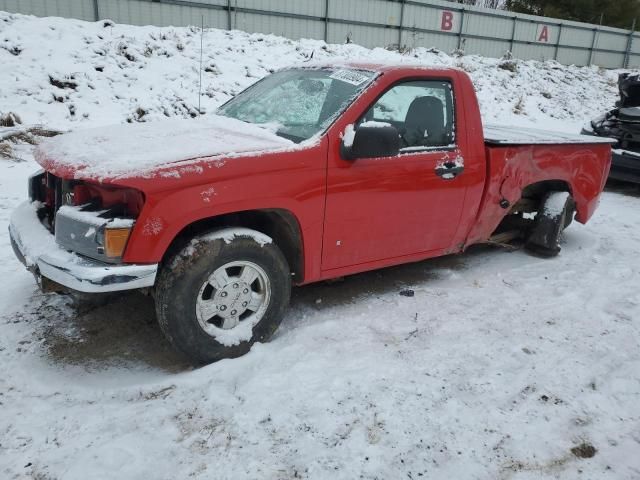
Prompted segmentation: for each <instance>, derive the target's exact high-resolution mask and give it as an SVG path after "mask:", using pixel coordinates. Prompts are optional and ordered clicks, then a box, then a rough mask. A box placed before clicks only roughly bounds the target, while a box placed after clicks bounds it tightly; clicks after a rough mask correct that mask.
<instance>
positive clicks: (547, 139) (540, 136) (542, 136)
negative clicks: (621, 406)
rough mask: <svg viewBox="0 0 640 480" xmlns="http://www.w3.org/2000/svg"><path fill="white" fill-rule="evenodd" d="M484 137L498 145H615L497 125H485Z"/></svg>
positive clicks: (606, 140) (603, 140) (598, 139)
mask: <svg viewBox="0 0 640 480" xmlns="http://www.w3.org/2000/svg"><path fill="white" fill-rule="evenodd" d="M484 137H485V141H486V142H487V143H495V144H499V145H530V144H538V145H541V144H542V145H543V144H558V143H565V144H576V143H617V140H615V139H611V138H605V137H594V136H591V135H578V134H573V133H567V132H558V131H550V130H542V129H539V128H525V127H506V126H498V125H485V127H484Z"/></svg>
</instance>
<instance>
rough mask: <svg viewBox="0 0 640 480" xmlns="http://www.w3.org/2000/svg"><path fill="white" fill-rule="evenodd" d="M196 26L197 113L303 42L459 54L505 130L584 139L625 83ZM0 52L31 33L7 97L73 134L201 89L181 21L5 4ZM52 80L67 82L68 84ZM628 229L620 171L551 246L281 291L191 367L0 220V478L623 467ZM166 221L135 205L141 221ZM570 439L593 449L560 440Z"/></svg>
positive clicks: (5, 167)
mask: <svg viewBox="0 0 640 480" xmlns="http://www.w3.org/2000/svg"><path fill="white" fill-rule="evenodd" d="M100 36H101V37H102V38H100ZM154 37H155V40H154ZM5 40H6V41H5ZM204 40H205V65H206V66H207V67H208V68H209V69H210V70H211V72H205V75H204V76H205V84H204V91H205V95H204V96H203V98H202V100H203V105H204V108H205V109H206V110H207V111H209V112H211V111H213V109H214V108H215V107H216V106H217V105H218V104H219V103H221V102H223V101H224V100H226V99H227V98H228V97H229V96H230V95H231V94H233V93H236V92H237V91H238V90H239V89H241V88H243V87H244V86H246V85H248V84H250V83H252V82H254V81H255V80H257V79H258V78H259V77H261V76H263V75H265V74H266V73H267V72H268V71H269V69H272V68H273V69H276V68H280V67H282V66H286V65H289V64H291V63H295V62H299V61H301V60H304V58H305V56H308V55H310V53H311V52H312V51H313V52H315V53H314V59H315V58H317V57H322V58H324V59H329V60H330V59H332V58H336V57H338V56H341V57H347V58H351V59H353V58H361V59H370V60H376V61H384V60H386V61H394V60H399V61H405V60H407V61H408V60H409V59H411V58H413V57H412V56H413V55H418V59H419V60H421V61H424V62H425V63H437V64H439V65H442V66H458V67H460V68H463V69H464V70H465V71H467V72H469V73H470V74H471V76H472V78H473V80H474V83H475V85H476V88H477V89H478V93H479V96H480V102H481V107H482V110H483V114H484V115H485V117H486V118H487V119H489V120H491V121H500V123H502V124H505V125H514V126H529V127H530V126H536V125H537V126H541V125H542V126H544V127H545V128H548V129H552V130H554V131H557V132H567V133H573V132H578V131H579V130H580V127H581V126H582V125H583V124H584V123H585V122H586V121H588V120H589V119H591V118H593V117H595V116H596V115H598V114H600V113H602V112H605V111H607V110H610V109H611V108H612V107H613V104H614V102H615V99H616V95H617V94H616V83H615V79H616V72H610V71H605V70H601V69H598V68H577V67H561V66H560V65H558V64H556V63H554V62H544V63H541V62H519V61H518V62H517V71H516V72H510V71H506V70H502V69H499V68H497V63H498V61H497V60H492V59H483V58H480V57H476V56H472V55H469V56H464V57H459V58H458V57H452V56H448V55H446V54H444V53H442V52H437V51H436V52H430V51H428V50H426V49H415V50H413V51H411V53H409V54H407V55H398V54H397V53H394V52H389V51H386V50H383V49H375V50H367V49H364V48H362V47H359V46H357V45H325V44H324V43H323V42H317V41H309V40H303V41H300V42H293V41H290V40H286V39H282V38H277V37H273V36H269V35H260V34H253V35H249V34H245V33H242V32H235V31H234V32H223V31H207V32H206V35H205V39H204ZM121 44H124V46H126V47H127V48H126V49H123V48H122V47H120V45H121ZM0 45H7V46H12V45H19V46H20V47H21V48H22V49H23V50H22V53H20V55H18V56H13V55H11V54H9V53H8V52H7V51H6V50H5V49H3V48H0V62H1V64H2V67H3V68H0V98H1V101H0V105H1V107H0V109H2V111H3V112H4V111H14V112H16V113H18V114H19V115H20V116H21V117H22V118H23V120H24V121H25V122H26V123H28V124H36V123H41V124H44V125H46V126H48V127H55V128H56V129H65V130H79V129H81V128H89V127H96V126H100V125H108V124H113V123H123V122H125V121H126V120H127V119H128V118H132V117H133V116H134V114H135V111H136V109H137V108H138V107H144V108H145V109H146V111H148V113H147V114H146V115H144V117H143V118H144V119H149V120H159V119H164V118H165V113H164V111H165V110H166V111H167V113H169V114H170V115H171V116H182V115H185V116H189V112H190V111H192V110H193V108H194V107H193V106H194V105H197V81H196V79H197V77H198V71H197V68H196V65H197V64H196V60H195V59H196V58H197V57H198V56H199V50H198V49H196V48H195V45H199V36H198V35H197V32H195V31H191V30H189V29H177V28H176V29H173V28H157V27H127V26H122V25H113V26H109V27H106V28H105V27H103V23H102V22H99V23H96V24H92V23H83V22H79V21H72V20H62V19H36V18H31V17H23V16H18V15H9V14H3V13H0ZM178 45H181V46H182V47H181V49H178ZM146 46H148V47H149V53H148V56H147V55H145V53H144V52H145V51H146V50H145V48H146ZM323 47H324V48H323ZM121 51H129V52H130V54H131V55H132V56H134V58H135V59H136V60H135V61H133V62H132V61H129V60H127V59H126V58H125V57H124V56H123V54H122V53H120V52H121ZM167 55H170V57H169V58H168V59H167ZM100 65H102V66H103V67H104V68H103V72H98V71H97V70H95V67H96V66H100ZM214 67H215V68H214ZM49 74H55V75H58V76H62V77H64V76H67V75H73V76H74V81H75V82H77V84H78V85H77V87H76V88H75V89H63V90H61V89H59V88H58V87H54V86H52V85H51V84H50V82H49V78H48V75H49ZM89 85H91V87H89ZM53 94H55V95H57V96H59V97H60V96H62V97H63V100H64V101H63V102H60V101H58V100H55V99H54V98H53ZM548 97H549V98H548ZM183 104H184V105H183ZM71 105H72V106H73V107H74V111H75V114H74V115H71V113H70V111H71V110H70V108H69V107H70V106H71ZM516 107H517V108H516ZM516 112H518V113H516ZM85 114H87V116H85ZM134 121H135V120H134ZM12 149H13V157H14V158H21V159H23V160H24V161H13V160H11V159H0V173H1V174H0V205H1V206H2V208H0V231H4V232H6V231H7V226H8V222H9V216H10V214H11V212H12V210H13V209H14V208H15V207H16V206H18V205H19V204H20V203H21V202H23V201H24V200H25V197H26V179H27V177H28V175H29V174H30V173H32V171H34V170H35V169H37V165H36V163H35V162H34V160H33V157H32V155H31V153H30V147H29V146H27V145H22V144H16V145H12ZM398 160H399V161H401V160H402V159H401V158H399V159H398ZM229 161H231V160H229ZM176 173H178V174H179V171H178V169H176ZM204 189H205V187H203V190H204ZM20 208H24V209H28V208H32V207H31V206H29V205H28V204H27V205H26V206H23V207H20ZM20 212H21V210H18V211H17V213H16V214H14V215H18V218H19V220H20V221H27V220H26V219H29V218H32V215H28V213H29V214H31V213H32V212H31V211H28V210H24V211H22V213H23V215H21V214H20ZM639 224H640V196H639V195H638V191H637V188H635V187H632V186H627V187H623V186H617V187H615V186H613V187H610V188H609V190H608V191H607V192H605V194H604V195H603V197H602V201H601V205H600V207H599V209H598V211H597V212H596V214H595V216H594V217H593V219H592V220H591V221H590V222H589V223H588V224H587V225H580V224H576V223H574V224H572V225H571V226H570V227H569V228H568V229H567V231H566V232H565V234H564V240H563V244H562V252H561V254H560V256H559V257H557V258H555V259H552V260H543V259H539V258H537V257H533V256H530V255H528V254H526V253H525V252H524V251H521V250H518V251H506V250H498V249H494V248H487V247H478V248H473V249H471V250H470V251H468V252H467V253H465V254H463V255H459V256H454V257H444V258H441V259H436V260H432V261H427V262H420V263H416V264H410V265H404V266H401V267H396V268H392V269H385V270H380V271H377V272H371V273H367V274H362V275H357V276H354V277H349V278H346V279H345V280H344V281H343V282H341V283H333V284H324V283H323V284H318V285H309V286H305V287H301V288H296V289H294V292H293V299H292V305H291V308H290V310H289V312H288V313H287V315H286V317H285V319H284V321H283V324H282V326H281V327H280V329H279V330H278V332H277V333H276V335H275V336H274V338H273V340H272V341H271V342H270V343H268V344H264V345H256V346H255V347H254V348H253V349H252V351H251V352H250V353H249V354H247V355H246V356H244V357H241V358H237V359H234V360H225V361H222V362H218V363H216V364H214V365H210V366H208V367H205V368H201V369H198V370H193V369H191V368H189V367H188V366H187V365H186V363H185V361H184V359H182V358H181V357H180V356H178V355H177V354H176V353H174V352H173V351H172V350H171V348H170V347H169V346H168V345H167V343H166V341H165V340H164V339H163V337H162V335H161V333H160V331H159V328H158V327H157V324H156V322H155V314H154V307H153V301H152V299H151V298H149V297H146V296H143V295H138V294H133V295H126V296H123V297H119V298H115V299H111V300H110V301H109V302H108V303H107V304H106V305H104V306H100V307H97V308H93V309H90V310H88V311H85V310H81V311H79V312H78V311H76V310H74V309H72V308H71V306H70V300H69V299H68V298H67V297H63V296H56V295H44V294H42V293H41V292H39V291H38V289H37V287H36V285H35V283H34V280H33V277H32V275H31V274H29V273H28V272H27V271H25V269H24V267H23V266H22V265H21V264H20V263H19V262H18V261H17V260H16V259H15V258H14V256H13V253H12V251H11V247H10V244H9V238H8V236H7V235H6V234H5V235H3V236H0V260H1V261H0V278H2V279H4V281H3V282H2V288H0V319H1V320H0V365H1V366H0V404H1V405H0V406H1V410H0V432H1V433H0V477H1V478H17V479H22V478H41V479H45V478H57V479H65V480H75V479H86V478H92V479H102V478H121V479H138V478H158V479H165V478H166V479H170V478H171V479H173V478H195V479H205V478H220V479H234V480H236V479H255V478H305V479H312V480H315V479H322V480H324V479H327V478H332V479H333V478H335V479H353V478H365V479H373V478H384V479H396V478H413V479H417V478H433V479H449V478H476V479H508V478H509V479H514V480H525V479H534V478H535V479H540V478H544V479H552V478H561V479H563V480H565V479H566V480H578V479H593V480H596V479H597V480H632V479H637V478H638V475H639V474H638V472H640V459H639V458H638V455H637V452H638V448H639V445H640V413H639V411H638V398H639V395H640V348H639V347H640V326H639V323H638V318H640V293H639V292H638V285H639V284H640V260H639V259H640V233H639V230H638V225H639ZM30 228H34V229H40V228H44V227H42V226H41V225H40V224H39V223H38V222H33V224H32V225H31V227H30ZM163 228H164V226H163V224H162V220H161V219H151V220H150V222H149V224H148V225H146V226H145V231H147V232H148V234H150V235H152V234H158V233H159V232H161V231H162V229H163ZM33 248H36V249H41V248H42V249H49V248H55V244H49V243H48V244H47V245H36V246H34V247H33ZM408 289H410V290H412V291H413V292H414V295H413V296H412V297H407V296H402V295H399V292H400V291H402V290H408ZM582 442H587V443H589V444H592V445H593V446H594V447H595V448H596V449H597V452H596V455H595V456H594V457H593V458H590V459H579V458H577V457H575V456H574V455H572V454H571V452H570V450H571V448H573V447H575V446H577V445H579V444H580V443H582Z"/></svg>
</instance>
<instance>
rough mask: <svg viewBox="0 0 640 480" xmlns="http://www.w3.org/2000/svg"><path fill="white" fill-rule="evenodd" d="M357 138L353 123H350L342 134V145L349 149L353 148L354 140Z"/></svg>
mask: <svg viewBox="0 0 640 480" xmlns="http://www.w3.org/2000/svg"><path fill="white" fill-rule="evenodd" d="M355 138H356V129H355V128H354V126H353V123H350V124H349V125H347V126H346V127H345V128H344V133H343V134H342V143H343V144H344V146H345V147H347V148H350V147H353V140H354V139H355Z"/></svg>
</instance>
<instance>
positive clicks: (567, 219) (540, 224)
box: [525, 191, 575, 258]
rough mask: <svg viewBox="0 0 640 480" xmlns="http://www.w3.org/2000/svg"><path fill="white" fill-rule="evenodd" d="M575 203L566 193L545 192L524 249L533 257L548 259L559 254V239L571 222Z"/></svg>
mask: <svg viewBox="0 0 640 480" xmlns="http://www.w3.org/2000/svg"><path fill="white" fill-rule="evenodd" d="M574 212H575V203H574V201H573V199H572V198H571V195H570V194H568V193H567V192H560V191H552V192H547V193H546V194H545V195H544V197H543V198H542V201H541V202H540V209H539V211H538V214H537V215H536V218H535V220H534V224H533V228H532V229H531V233H530V234H529V237H528V238H527V243H526V245H525V246H526V248H527V250H529V251H530V252H532V253H534V254H535V255H538V256H541V257H545V258H550V257H555V256H557V255H558V254H559V253H560V250H561V248H560V237H561V235H562V232H563V231H564V229H565V228H567V227H568V226H569V225H570V224H571V222H572V221H573V216H574Z"/></svg>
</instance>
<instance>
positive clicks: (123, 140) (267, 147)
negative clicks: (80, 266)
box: [35, 115, 296, 180]
mask: <svg viewBox="0 0 640 480" xmlns="http://www.w3.org/2000/svg"><path fill="white" fill-rule="evenodd" d="M295 146H296V144H295V143H293V142H292V141H290V140H287V139H285V138H282V137H279V136H278V135H276V134H275V133H274V132H273V131H270V130H268V129H267V128H263V127H260V126H257V125H254V124H250V123H246V122H242V121H240V120H235V119H233V118H228V117H221V116H218V115H207V116H206V117H200V118H198V119H191V120H185V119H174V120H164V121H158V122H150V123H140V124H133V125H131V124H126V125H114V126H108V127H101V128H92V129H87V130H77V131H75V132H71V133H66V134H64V135H60V136H57V137H53V138H49V139H46V140H44V141H43V142H42V143H40V145H39V146H38V147H37V148H36V151H35V158H36V160H37V161H38V163H40V165H42V166H43V167H44V168H45V169H46V170H51V171H56V172H58V174H59V175H63V176H65V177H66V178H82V179H93V180H106V179H116V178H133V177H141V176H149V175H152V174H153V173H154V171H156V170H159V169H162V168H165V167H167V166H168V165H171V164H174V163H176V162H184V161H189V160H195V159H202V158H203V157H212V161H215V160H217V159H219V158H221V157H233V156H235V157H237V156H241V155H252V156H255V155H259V154H260V153H261V152H270V151H274V150H288V149H292V148H294V147H295Z"/></svg>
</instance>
